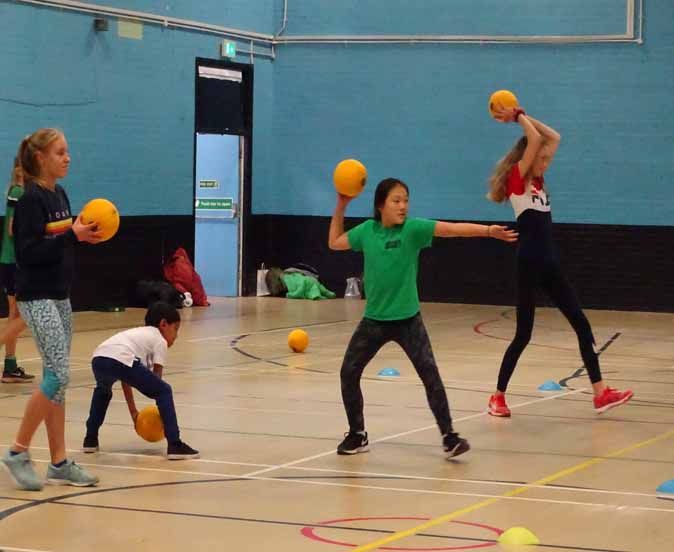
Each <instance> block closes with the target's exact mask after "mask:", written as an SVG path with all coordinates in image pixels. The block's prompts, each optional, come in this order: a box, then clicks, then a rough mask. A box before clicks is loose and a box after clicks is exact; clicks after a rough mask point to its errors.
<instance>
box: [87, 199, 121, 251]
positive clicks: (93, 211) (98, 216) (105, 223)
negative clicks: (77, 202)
mask: <svg viewBox="0 0 674 552" xmlns="http://www.w3.org/2000/svg"><path fill="white" fill-rule="evenodd" d="M80 216H81V217H82V222H83V223H84V224H91V223H94V224H96V229H97V230H98V232H100V234H101V241H107V240H109V239H110V238H112V237H113V236H114V235H115V234H116V233H117V230H118V229H119V211H117V207H115V205H114V204H113V203H112V202H111V201H108V200H107V199H101V198H99V199H92V200H91V201H90V202H89V203H87V204H86V205H85V206H84V209H82V213H81V215H80Z"/></svg>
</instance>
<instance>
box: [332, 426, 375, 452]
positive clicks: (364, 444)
mask: <svg viewBox="0 0 674 552" xmlns="http://www.w3.org/2000/svg"><path fill="white" fill-rule="evenodd" d="M368 450H370V442H369V441H368V440H367V432H365V431H363V432H362V433H358V432H352V431H350V432H349V433H345V434H344V440H343V441H342V442H341V443H339V446H338V447H337V454H358V453H359V452H367V451H368Z"/></svg>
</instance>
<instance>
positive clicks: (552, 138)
mask: <svg viewBox="0 0 674 552" xmlns="http://www.w3.org/2000/svg"><path fill="white" fill-rule="evenodd" d="M520 117H521V116H520ZM526 118H527V119H528V120H529V121H530V122H531V124H532V125H534V127H536V130H538V132H540V133H541V135H542V137H543V141H544V142H545V145H546V147H547V150H548V151H547V153H548V154H549V155H550V161H552V158H553V157H554V156H555V152H556V151H557V147H558V146H559V142H560V141H561V140H562V137H561V136H560V134H559V132H557V131H556V130H555V129H554V128H552V127H549V126H548V125H546V124H545V123H542V122H541V121H539V120H538V119H534V118H533V117H531V116H530V115H526Z"/></svg>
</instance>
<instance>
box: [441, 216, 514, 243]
mask: <svg viewBox="0 0 674 552" xmlns="http://www.w3.org/2000/svg"><path fill="white" fill-rule="evenodd" d="M433 235H434V236H435V237H437V238H494V239H497V240H502V241H506V242H514V241H517V232H515V230H509V229H508V228H507V227H506V226H499V225H498V224H490V225H489V226H485V225H484V224H473V223H470V222H442V221H438V222H436V224H435V232H434V233H433Z"/></svg>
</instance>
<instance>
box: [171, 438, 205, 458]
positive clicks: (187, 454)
mask: <svg viewBox="0 0 674 552" xmlns="http://www.w3.org/2000/svg"><path fill="white" fill-rule="evenodd" d="M166 457H167V458H168V459H169V460H189V459H193V458H199V451H198V450H194V449H193V448H192V447H191V446H189V445H188V444H187V443H183V442H182V441H177V442H175V443H169V445H168V448H167V449H166Z"/></svg>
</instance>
